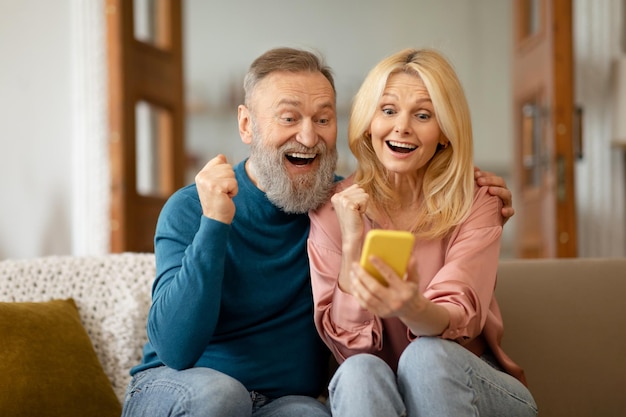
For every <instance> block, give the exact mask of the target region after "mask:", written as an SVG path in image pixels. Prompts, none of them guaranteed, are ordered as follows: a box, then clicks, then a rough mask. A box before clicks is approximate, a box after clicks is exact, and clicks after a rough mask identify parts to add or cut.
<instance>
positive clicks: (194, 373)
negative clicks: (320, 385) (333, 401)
mask: <svg viewBox="0 0 626 417" xmlns="http://www.w3.org/2000/svg"><path fill="white" fill-rule="evenodd" d="M162 416H163V417H164V416H176V417H183V416H184V417H252V416H254V417H292V416H296V417H329V416H330V411H329V410H328V408H327V407H326V406H325V405H324V404H322V403H321V402H319V401H318V400H317V399H315V398H311V397H306V396H299V395H288V396H284V397H281V398H277V399H269V398H267V397H265V396H263V395H261V394H258V393H256V392H248V391H247V390H246V388H245V387H244V386H243V385H242V384H241V383H240V382H239V381H237V380H236V379H234V378H231V377H230V376H228V375H225V374H223V373H221V372H218V371H215V370H213V369H208V368H190V369H186V370H183V371H176V370H174V369H171V368H168V367H165V366H162V367H158V368H152V369H147V370H145V371H142V372H139V373H137V374H135V376H134V377H133V378H132V380H131V382H130V384H129V386H128V388H127V390H126V398H125V400H124V409H123V411H122V417H162Z"/></svg>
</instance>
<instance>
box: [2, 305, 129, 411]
mask: <svg viewBox="0 0 626 417" xmlns="http://www.w3.org/2000/svg"><path fill="white" fill-rule="evenodd" d="M120 414H121V405H120V403H119V401H118V399H117V397H116V396H115V393H114V391H113V388H112V386H111V383H110V381H109V379H108V378H107V376H106V375H105V373H104V371H103V370H102V366H101V365H100V362H99V361H98V357H97V356H96V353H95V351H94V349H93V346H92V344H91V340H90V339H89V336H88V335H87V332H86V331H85V329H84V328H83V326H82V324H81V321H80V317H79V315H78V310H77V308H76V304H75V302H74V300H73V299H67V300H52V301H48V302H33V303H28V302H15V303H6V302H0V415H3V416H46V417H56V416H59V417H61V416H63V417H73V416H81V417H84V416H90V417H109V416H111V417H113V416H115V417H119V415H120Z"/></svg>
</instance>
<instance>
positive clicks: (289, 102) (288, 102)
mask: <svg viewBox="0 0 626 417" xmlns="http://www.w3.org/2000/svg"><path fill="white" fill-rule="evenodd" d="M300 104H301V103H300V101H298V100H292V99H288V98H283V99H281V100H280V101H279V102H278V105H279V106H283V105H289V106H294V107H297V106H299V105H300Z"/></svg>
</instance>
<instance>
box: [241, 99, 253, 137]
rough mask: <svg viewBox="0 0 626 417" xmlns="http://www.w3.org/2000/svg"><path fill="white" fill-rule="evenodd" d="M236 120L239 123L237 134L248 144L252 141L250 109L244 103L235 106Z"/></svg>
mask: <svg viewBox="0 0 626 417" xmlns="http://www.w3.org/2000/svg"><path fill="white" fill-rule="evenodd" d="M237 122H238V124H239V136H241V141H242V142H243V143H245V144H246V145H249V144H250V143H251V142H252V119H251V115H250V109H248V108H247V107H246V106H245V105H244V104H240V105H239V107H237Z"/></svg>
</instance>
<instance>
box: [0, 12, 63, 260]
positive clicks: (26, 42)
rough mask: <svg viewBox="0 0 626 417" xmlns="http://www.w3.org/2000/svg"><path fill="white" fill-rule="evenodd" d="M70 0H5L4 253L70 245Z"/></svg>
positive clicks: (1, 84) (1, 93)
mask: <svg viewBox="0 0 626 417" xmlns="http://www.w3.org/2000/svg"><path fill="white" fill-rule="evenodd" d="M70 39H71V16H70V0H54V1H45V0H39V1H38V0H2V1H1V2H0V57H2V64H1V67H0V68H1V69H0V184H1V185H0V193H1V195H2V205H1V208H0V259H2V258H8V257H18V258H22V257H31V256H36V255H43V254H52V253H69V251H70V247H71V243H70V239H71V238H70V236H71V231H70V225H71V214H70V204H69V199H70V193H71V176H72V172H71V159H70V158H71V153H70V151H69V150H70V148H71V139H72V138H71V130H72V129H71V74H72V63H71V58H70Z"/></svg>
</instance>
